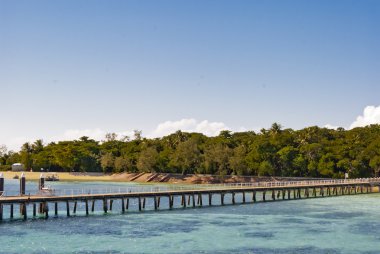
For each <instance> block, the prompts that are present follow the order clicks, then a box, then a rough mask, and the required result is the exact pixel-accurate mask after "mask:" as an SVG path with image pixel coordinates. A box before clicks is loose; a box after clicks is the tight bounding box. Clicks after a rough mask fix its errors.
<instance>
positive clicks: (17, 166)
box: [12, 163, 24, 171]
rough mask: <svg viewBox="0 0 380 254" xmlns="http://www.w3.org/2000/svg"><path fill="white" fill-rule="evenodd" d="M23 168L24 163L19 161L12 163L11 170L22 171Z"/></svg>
mask: <svg viewBox="0 0 380 254" xmlns="http://www.w3.org/2000/svg"><path fill="white" fill-rule="evenodd" d="M23 170H24V165H22V164H21V163H14V164H12V171H23Z"/></svg>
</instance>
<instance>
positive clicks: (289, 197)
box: [288, 189, 291, 199]
mask: <svg viewBox="0 0 380 254" xmlns="http://www.w3.org/2000/svg"><path fill="white" fill-rule="evenodd" d="M290 191H291V189H288V199H290Z"/></svg>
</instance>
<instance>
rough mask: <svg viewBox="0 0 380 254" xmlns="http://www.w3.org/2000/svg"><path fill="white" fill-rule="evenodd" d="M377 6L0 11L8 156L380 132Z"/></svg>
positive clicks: (40, 4)
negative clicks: (87, 144)
mask: <svg viewBox="0 0 380 254" xmlns="http://www.w3.org/2000/svg"><path fill="white" fill-rule="evenodd" d="M379 45H380V1H378V0H362V1H351V0H320V1H304V0H300V1H298V0H281V1H280V0H277V1H272V0H266V1H262V0H260V1H259V0H252V1H248V0H246V1H244V0H234V1H232V0H229V1H223V0H218V1H217V0H201V1H197V0H192V1H176V0H170V1H169V0H151V1H148V0H136V1H132V0H92V1H87V0H57V1H50V0H45V1H42V0H24V1H22V0H0V103H1V104H0V105H1V117H0V145H1V144H4V145H6V146H7V147H8V149H13V150H18V149H19V148H20V146H21V145H22V144H23V143H24V142H27V141H30V142H33V141H34V140H36V139H43V140H44V141H45V142H50V141H58V140H70V139H76V138H79V137H80V136H84V135H86V136H90V137H92V138H95V139H97V140H101V139H102V138H103V137H104V135H105V134H106V133H107V132H115V133H118V134H119V135H120V136H122V135H129V136H131V135H132V134H133V130H141V131H142V134H143V136H145V137H160V136H163V135H167V134H169V133H171V132H174V131H176V130H178V129H181V130H184V131H197V132H203V133H205V134H207V135H210V136H212V135H217V134H218V133H219V132H220V130H223V129H228V130H231V131H234V132H236V131H244V130H254V131H257V130H260V129H261V128H269V127H270V126H271V124H272V123H274V122H277V123H280V124H281V125H282V126H283V127H284V128H293V129H302V128H305V127H308V126H315V125H317V126H321V127H329V128H336V127H344V128H347V129H349V128H353V127H357V126H365V125H367V124H371V123H380V97H379V95H380V46H379Z"/></svg>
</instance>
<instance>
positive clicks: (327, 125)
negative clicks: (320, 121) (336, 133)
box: [323, 123, 339, 130]
mask: <svg viewBox="0 0 380 254" xmlns="http://www.w3.org/2000/svg"><path fill="white" fill-rule="evenodd" d="M323 127H325V128H327V129H332V130H336V129H338V128H339V126H335V125H331V124H329V123H328V124H326V125H325V126H323Z"/></svg>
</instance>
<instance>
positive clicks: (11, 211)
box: [10, 204, 13, 219]
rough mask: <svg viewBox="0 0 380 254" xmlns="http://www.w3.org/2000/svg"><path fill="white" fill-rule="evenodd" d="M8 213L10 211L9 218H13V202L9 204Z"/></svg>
mask: <svg viewBox="0 0 380 254" xmlns="http://www.w3.org/2000/svg"><path fill="white" fill-rule="evenodd" d="M10 209H11V210H10V213H11V215H10V217H11V219H13V204H11V207H10Z"/></svg>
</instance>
